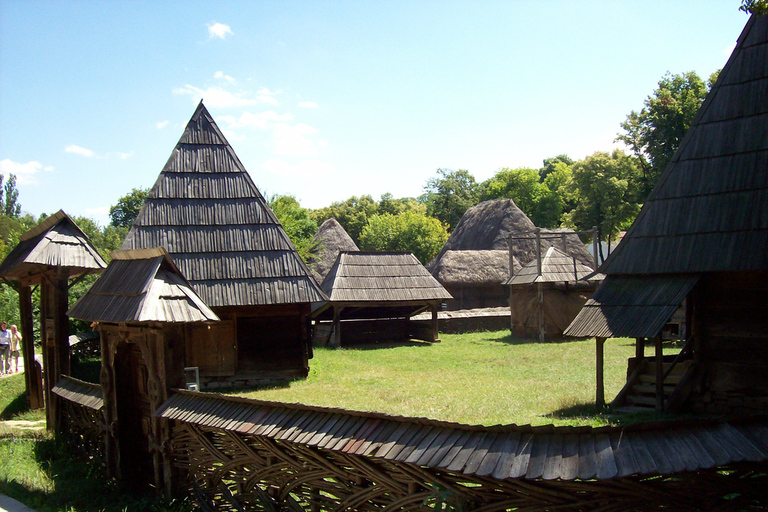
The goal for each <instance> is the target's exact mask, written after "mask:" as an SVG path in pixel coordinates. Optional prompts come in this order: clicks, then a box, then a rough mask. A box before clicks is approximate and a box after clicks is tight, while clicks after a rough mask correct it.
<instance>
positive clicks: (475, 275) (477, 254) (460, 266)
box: [431, 250, 521, 286]
mask: <svg viewBox="0 0 768 512" xmlns="http://www.w3.org/2000/svg"><path fill="white" fill-rule="evenodd" d="M433 263H434V264H433V265H432V269H431V270H432V275H433V276H435V279H437V280H438V281H440V282H441V283H443V284H444V285H446V286H448V285H459V284H501V283H503V282H504V281H506V280H507V279H508V278H509V251H507V250H503V251H445V252H444V253H443V256H442V258H440V259H439V260H437V261H434V262H433ZM513 264H514V266H515V272H517V271H519V270H520V268H521V267H520V262H518V261H517V258H514V259H513Z"/></svg>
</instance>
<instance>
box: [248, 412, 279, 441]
mask: <svg viewBox="0 0 768 512" xmlns="http://www.w3.org/2000/svg"><path fill="white" fill-rule="evenodd" d="M282 413H283V411H282V409H279V408H277V407H270V408H269V414H266V415H265V416H264V417H263V418H261V420H259V424H258V425H257V426H256V428H255V429H254V431H253V432H249V433H250V434H252V435H254V436H260V435H261V434H262V433H263V432H264V431H265V430H268V429H270V428H271V427H272V426H273V425H274V422H275V419H277V418H279V417H280V416H281V415H282Z"/></svg>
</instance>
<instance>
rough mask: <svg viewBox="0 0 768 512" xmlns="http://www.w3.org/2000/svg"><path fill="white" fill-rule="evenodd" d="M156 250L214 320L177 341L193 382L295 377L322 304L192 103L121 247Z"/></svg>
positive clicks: (219, 137) (303, 371) (304, 367)
mask: <svg viewBox="0 0 768 512" xmlns="http://www.w3.org/2000/svg"><path fill="white" fill-rule="evenodd" d="M149 247H164V248H165V249H166V250H167V251H168V254H170V256H171V259H173V261H174V263H175V264H176V265H177V266H178V267H179V269H180V270H181V272H182V274H183V275H184V276H186V278H187V279H189V281H190V283H191V284H192V286H193V287H194V289H195V291H196V292H197V293H198V294H199V295H200V297H202V299H203V300H204V301H205V303H206V304H208V305H209V306H210V307H211V308H212V309H213V310H214V311H215V312H216V314H217V315H218V316H219V317H220V318H221V322H219V323H217V324H216V325H215V326H212V327H210V328H209V327H208V326H205V327H200V328H199V329H197V330H194V329H193V331H192V332H191V333H190V337H189V339H188V341H187V351H186V357H187V362H186V365H187V366H190V367H197V368H199V371H200V378H201V385H202V386H206V385H207V386H212V385H219V384H227V385H229V384H231V383H232V382H236V381H239V382H245V383H249V384H257V383H261V382H264V381H270V380H276V379H291V378H297V377H304V376H306V375H307V373H308V372H309V363H308V359H309V358H310V357H311V350H312V346H311V341H310V335H309V330H308V327H309V319H308V315H309V313H310V309H311V306H310V305H311V304H312V303H315V302H322V301H325V300H326V297H325V295H324V294H323V292H322V291H321V290H320V288H319V285H318V284H317V283H316V282H315V280H314V279H313V278H312V277H311V275H310V272H309V269H308V268H307V266H306V264H305V263H304V261H303V260H302V259H301V257H300V256H299V254H298V252H297V251H296V248H295V247H294V246H293V244H292V243H291V241H290V240H289V239H288V236H287V235H286V233H285V231H284V230H283V227H282V226H281V225H280V222H279V221H278V220H277V218H276V217H275V215H274V213H273V212H272V210H270V208H269V206H268V205H267V203H266V201H265V200H264V197H263V196H262V195H261V193H260V192H259V191H258V189H257V188H256V185H254V183H253V181H252V180H251V178H250V176H249V175H248V173H247V172H246V170H245V168H244V167H243V164H242V163H241V162H240V160H239V159H238V157H237V155H236V154H235V152H234V150H233V149H232V147H231V146H230V145H229V143H228V142H227V140H226V139H225V138H224V135H223V134H222V133H221V130H220V129H219V127H218V126H217V125H216V123H215V122H214V120H213V118H212V117H211V115H210V114H209V113H208V111H207V110H206V108H205V106H204V105H203V103H202V102H200V104H199V105H198V107H197V109H196V110H195V113H194V114H193V115H192V118H191V119H190V121H189V123H188V124H187V127H186V128H185V129H184V133H183V134H182V136H181V138H180V139H179V142H178V144H176V147H175V148H174V149H173V152H172V153H171V156H170V158H169V159H168V162H167V163H166V164H165V167H164V168H163V170H162V172H161V173H160V176H159V177H158V179H157V181H156V182H155V185H154V186H153V187H152V189H151V190H150V192H149V196H148V198H147V200H146V202H145V203H144V206H143V207H142V208H141V210H140V211H139V214H138V216H137V217H136V220H135V222H134V223H133V225H132V226H131V229H130V231H129V233H128V236H127V237H126V239H125V242H124V243H123V246H122V248H123V249H124V250H129V249H140V248H149Z"/></svg>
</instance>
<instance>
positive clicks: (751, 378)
mask: <svg viewBox="0 0 768 512" xmlns="http://www.w3.org/2000/svg"><path fill="white" fill-rule="evenodd" d="M693 299H694V300H695V306H694V313H693V314H694V319H693V333H694V336H695V338H696V343H697V345H696V348H697V350H698V358H699V362H700V363H701V364H700V368H701V374H700V375H701V377H700V378H701V381H700V392H699V393H696V397H695V398H694V399H693V403H692V407H693V408H694V410H698V411H703V412H716V413H736V414H749V413H755V412H768V272H740V273H736V272H732V273H727V272H722V273H714V274H707V275H705V276H704V277H702V280H701V282H700V283H699V285H698V286H697V288H696V289H694V291H693Z"/></svg>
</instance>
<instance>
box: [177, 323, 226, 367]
mask: <svg viewBox="0 0 768 512" xmlns="http://www.w3.org/2000/svg"><path fill="white" fill-rule="evenodd" d="M186 349H187V360H186V363H185V366H196V367H197V368H199V369H200V375H203V376H229V375H234V374H235V370H236V369H237V338H236V337H235V328H234V322H233V321H232V320H223V321H221V322H216V323H213V324H210V325H199V326H193V327H191V328H190V335H189V336H188V337H187V346H186Z"/></svg>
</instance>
